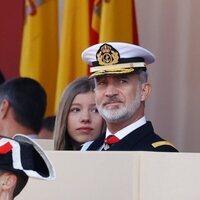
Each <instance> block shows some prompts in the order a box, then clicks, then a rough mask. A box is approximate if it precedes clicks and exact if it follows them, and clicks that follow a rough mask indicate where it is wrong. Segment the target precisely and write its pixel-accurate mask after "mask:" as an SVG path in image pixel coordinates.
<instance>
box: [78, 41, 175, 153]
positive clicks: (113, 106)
mask: <svg viewBox="0 0 200 200" xmlns="http://www.w3.org/2000/svg"><path fill="white" fill-rule="evenodd" d="M82 59H83V60H84V61H85V62H86V63H87V64H89V65H90V66H91V67H90V73H91V75H90V77H89V78H94V79H95V98H96V105H97V109H98V111H99V113H100V115H101V116H102V117H103V118H104V119H105V121H106V125H107V130H106V132H105V133H104V134H102V135H100V137H99V138H97V139H96V140H95V141H94V142H92V143H91V142H90V143H89V144H90V145H87V144H86V146H89V147H87V150H90V151H91V150H99V151H162V152H177V149H176V148H175V147H174V146H173V145H172V144H171V143H170V142H168V141H166V140H164V139H163V138H161V137H160V136H159V135H157V134H156V133H155V132H154V129H153V126H152V123H151V122H150V121H147V120H146V117H145V101H146V99H147V98H148V96H149V95H150V92H151V85H150V84H149V82H148V75H147V71H146V69H147V65H149V64H151V63H153V62H154V61H155V57H154V55H153V54H152V53H151V52H150V51H148V50H147V49H144V48H142V47H140V46H137V45H133V44H128V43H120V42H108V43H101V44H96V45H93V46H91V47H89V48H87V49H85V50H84V52H83V53H82Z"/></svg>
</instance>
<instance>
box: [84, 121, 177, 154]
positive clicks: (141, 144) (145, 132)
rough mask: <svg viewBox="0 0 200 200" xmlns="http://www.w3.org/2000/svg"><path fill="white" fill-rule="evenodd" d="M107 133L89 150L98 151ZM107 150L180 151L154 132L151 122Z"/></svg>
mask: <svg viewBox="0 0 200 200" xmlns="http://www.w3.org/2000/svg"><path fill="white" fill-rule="evenodd" d="M104 139H105V134H102V135H100V136H99V137H98V138H97V139H96V140H95V141H94V142H93V143H92V144H91V145H90V146H89V148H88V149H87V151H98V150H99V149H100V147H101V146H102V145H103V143H104ZM106 151H160V152H178V150H177V149H176V148H175V147H174V146H173V145H172V144H171V143H169V142H168V141H166V140H164V139H162V138H161V137H160V136H158V135H157V134H156V133H154V130H153V126H152V124H151V122H147V123H146V124H144V125H143V126H141V127H139V128H137V129H136V130H134V131H132V132H131V133H129V134H128V135H126V136H125V137H124V138H122V139H121V140H120V141H119V142H117V143H115V144H113V145H111V147H110V148H109V149H108V150H106Z"/></svg>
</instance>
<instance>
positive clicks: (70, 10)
mask: <svg viewBox="0 0 200 200" xmlns="http://www.w3.org/2000/svg"><path fill="white" fill-rule="evenodd" d="M63 13H64V16H63V25H62V37H61V49H60V56H59V69H58V78H57V93H56V105H58V103H59V100H60V96H61V94H62V91H63V89H64V88H65V87H66V86H67V84H68V83H70V82H71V81H73V80H74V79H76V78H78V77H81V76H86V75H87V66H86V64H85V63H84V62H83V61H82V60H81V52H82V51H83V50H84V49H85V48H86V47H88V45H89V34H88V30H89V20H88V19H89V3H88V1H86V0H66V1H64V10H63Z"/></svg>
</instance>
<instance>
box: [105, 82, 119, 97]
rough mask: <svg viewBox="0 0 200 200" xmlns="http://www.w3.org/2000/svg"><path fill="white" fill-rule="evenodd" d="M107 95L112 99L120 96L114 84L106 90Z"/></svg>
mask: <svg viewBox="0 0 200 200" xmlns="http://www.w3.org/2000/svg"><path fill="white" fill-rule="evenodd" d="M105 95H106V96H107V97H112V96H116V95H118V90H117V88H116V87H115V86H114V85H113V84H109V85H108V86H107V88H106V91H105Z"/></svg>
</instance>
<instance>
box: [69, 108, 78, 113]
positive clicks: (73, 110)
mask: <svg viewBox="0 0 200 200" xmlns="http://www.w3.org/2000/svg"><path fill="white" fill-rule="evenodd" d="M79 111H80V108H71V109H70V112H74V113H76V112H79Z"/></svg>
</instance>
